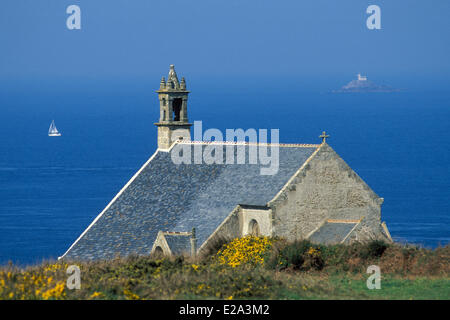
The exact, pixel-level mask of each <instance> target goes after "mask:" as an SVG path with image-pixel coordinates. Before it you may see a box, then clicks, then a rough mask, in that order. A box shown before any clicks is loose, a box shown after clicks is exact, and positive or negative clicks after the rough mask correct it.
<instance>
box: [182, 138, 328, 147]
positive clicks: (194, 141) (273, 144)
mask: <svg viewBox="0 0 450 320" xmlns="http://www.w3.org/2000/svg"><path fill="white" fill-rule="evenodd" d="M176 143H178V144H205V145H207V144H217V145H249V146H279V147H286V148H289V147H291V148H298V147H303V148H318V147H319V146H320V144H311V143H259V142H247V141H196V140H182V141H176Z"/></svg>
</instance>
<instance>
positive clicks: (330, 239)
mask: <svg viewBox="0 0 450 320" xmlns="http://www.w3.org/2000/svg"><path fill="white" fill-rule="evenodd" d="M357 224H358V222H352V223H348V222H345V223H339V222H328V221H327V222H325V223H324V224H323V225H322V226H321V227H320V228H319V229H318V230H317V231H316V232H314V233H313V234H312V235H311V236H310V237H309V238H308V239H309V240H311V241H312V242H317V243H323V244H337V243H341V242H342V241H344V239H345V238H346V237H347V235H348V234H349V233H350V231H352V229H353V227H355V226H356V225H357Z"/></svg>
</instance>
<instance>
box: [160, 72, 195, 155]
mask: <svg viewBox="0 0 450 320" xmlns="http://www.w3.org/2000/svg"><path fill="white" fill-rule="evenodd" d="M156 92H157V93H158V97H159V110H160V115H159V122H157V123H155V125H156V126H157V127H158V148H159V149H169V148H170V146H171V145H172V143H173V142H174V141H177V140H181V139H182V140H190V139H191V132H190V128H191V126H192V123H189V122H188V117H187V101H188V94H189V91H187V90H186V80H185V79H184V78H182V79H181V83H180V82H179V81H178V76H177V73H176V72H175V67H174V65H173V64H171V65H170V70H169V75H168V76H167V81H166V80H165V78H164V77H162V79H161V82H160V85H159V90H158V91H156Z"/></svg>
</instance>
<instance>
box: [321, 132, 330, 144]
mask: <svg viewBox="0 0 450 320" xmlns="http://www.w3.org/2000/svg"><path fill="white" fill-rule="evenodd" d="M329 137H330V136H329V135H328V134H327V133H326V132H325V131H323V132H322V134H321V135H320V136H319V138H322V143H324V142H327V138H329Z"/></svg>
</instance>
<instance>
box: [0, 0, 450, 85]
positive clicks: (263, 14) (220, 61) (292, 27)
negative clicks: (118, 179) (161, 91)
mask: <svg viewBox="0 0 450 320" xmlns="http://www.w3.org/2000/svg"><path fill="white" fill-rule="evenodd" d="M72 4H76V5H78V6H79V7H80V8H81V30H68V29H67V27H66V19H67V17H68V16H69V15H68V14H67V13H66V8H67V7H68V6H69V5H72ZM371 4H375V5H378V6H380V8H381V27H382V28H381V30H369V29H368V28H367V27H366V19H367V18H368V17H369V14H367V13H366V8H367V7H368V6H369V5H371ZM449 14H450V1H447V0H432V1H424V0H421V1H418V0H396V1H381V0H370V1H365V0H342V1H335V0H314V1H313V0H303V1H298V0H277V1H275V0H244V1H243V0H195V1H185V0H171V1H154V0H133V1H129V0H114V1H110V0H108V1H106V0H2V1H1V5H0V44H1V48H0V81H3V82H4V83H5V82H7V83H11V82H14V81H19V82H20V81H41V80H45V79H47V80H49V79H50V81H54V82H56V83H61V81H62V82H64V81H66V82H67V83H70V82H71V81H72V82H80V81H81V82H83V81H100V82H101V81H107V80H109V81H111V79H115V80H116V81H119V82H120V81H126V80H127V79H133V78H135V79H139V78H149V79H150V78H151V79H153V78H155V77H156V78H157V79H158V81H159V79H160V77H161V75H165V74H166V73H167V70H168V66H169V64H175V66H176V67H177V70H183V71H184V73H188V74H189V77H191V78H194V79H203V80H204V81H207V80H208V79H211V81H213V80H217V79H221V78H223V79H228V81H231V82H233V81H234V82H239V81H241V80H242V79H254V80H251V81H250V82H252V81H261V82H265V81H266V82H267V81H268V82H269V83H270V81H271V80H270V79H286V81H292V79H304V80H305V79H311V81H316V80H317V79H326V78H329V77H336V78H340V79H345V80H346V81H347V80H348V81H349V80H351V79H352V78H354V77H355V75H356V73H358V72H361V73H363V74H367V75H369V78H371V79H391V80H392V81H394V80H395V79H399V78H402V77H403V78H405V79H409V80H411V79H414V78H420V77H422V78H423V79H428V80H430V79H438V80H439V81H441V84H442V81H444V82H446V83H448V82H449V79H450V59H449V56H450V41H449V39H450V37H449V36H450V19H449V18H448V15H449ZM244 81H245V80H244Z"/></svg>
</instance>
